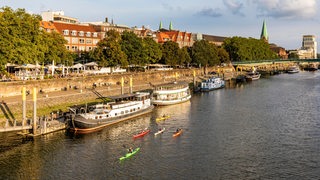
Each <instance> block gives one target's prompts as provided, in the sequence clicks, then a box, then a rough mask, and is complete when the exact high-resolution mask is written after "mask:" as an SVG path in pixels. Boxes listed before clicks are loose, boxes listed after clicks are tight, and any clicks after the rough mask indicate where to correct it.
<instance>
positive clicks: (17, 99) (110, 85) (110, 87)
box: [0, 69, 202, 122]
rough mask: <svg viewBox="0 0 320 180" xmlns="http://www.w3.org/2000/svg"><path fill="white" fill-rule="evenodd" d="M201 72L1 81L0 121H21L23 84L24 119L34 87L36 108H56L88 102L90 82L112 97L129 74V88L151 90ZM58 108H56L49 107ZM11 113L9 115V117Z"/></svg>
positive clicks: (29, 112) (126, 89)
mask: <svg viewBox="0 0 320 180" xmlns="http://www.w3.org/2000/svg"><path fill="white" fill-rule="evenodd" d="M194 71H195V73H196V74H197V75H201V74H202V71H201V69H180V70H171V71H148V72H139V73H124V74H108V75H95V76H81V77H71V78H61V79H47V80H27V81H14V82H2V83H1V85H0V95H1V99H2V102H5V104H3V106H4V105H5V106H4V108H2V109H3V110H2V112H0V113H1V114H2V113H4V110H6V109H8V110H9V111H10V112H9V113H8V112H7V114H9V116H3V115H2V116H0V122H4V121H6V120H10V121H13V120H14V119H15V120H17V121H21V119H22V95H21V91H22V88H23V87H26V90H27V91H29V92H30V95H27V98H26V110H27V118H31V117H32V111H33V101H32V91H33V88H34V87H35V88H36V89H37V103H36V104H37V107H38V108H47V109H48V108H49V109H50V108H51V107H57V106H59V104H66V103H68V104H70V106H71V105H77V104H78V105H79V103H81V102H82V103H83V102H84V101H92V100H95V99H96V98H97V96H96V95H95V94H94V93H93V92H92V91H91V89H92V87H93V84H95V86H96V88H95V89H96V91H97V92H99V93H100V94H101V95H102V96H105V97H107V96H113V95H119V94H121V83H120V82H121V78H122V77H123V79H124V93H128V92H129V81H130V77H132V80H133V91H140V90H146V89H152V85H153V84H154V85H155V84H161V83H167V82H173V81H175V80H177V81H188V82H192V81H193V72H194ZM52 110H53V111H54V110H58V109H52ZM11 115H13V117H11Z"/></svg>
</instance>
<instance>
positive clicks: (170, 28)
mask: <svg viewBox="0 0 320 180" xmlns="http://www.w3.org/2000/svg"><path fill="white" fill-rule="evenodd" d="M172 30H173V26H172V22H171V21H170V24H169V31H172Z"/></svg>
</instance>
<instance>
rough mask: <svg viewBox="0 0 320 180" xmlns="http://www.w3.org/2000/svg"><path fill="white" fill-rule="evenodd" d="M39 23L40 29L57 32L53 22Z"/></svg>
mask: <svg viewBox="0 0 320 180" xmlns="http://www.w3.org/2000/svg"><path fill="white" fill-rule="evenodd" d="M39 23H40V27H42V28H43V29H51V30H56V27H55V26H54V24H53V23H52V22H48V21H40V22H39Z"/></svg>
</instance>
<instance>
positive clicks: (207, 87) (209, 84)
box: [200, 76, 225, 91]
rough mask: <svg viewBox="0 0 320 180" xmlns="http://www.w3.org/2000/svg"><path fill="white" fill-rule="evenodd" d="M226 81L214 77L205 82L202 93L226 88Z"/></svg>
mask: <svg viewBox="0 0 320 180" xmlns="http://www.w3.org/2000/svg"><path fill="white" fill-rule="evenodd" d="M224 86H225V81H224V80H222V79H221V78H219V77H215V76H212V77H210V78H209V79H206V80H203V81H202V82H201V84H200V91H212V90H216V89H220V88H224Z"/></svg>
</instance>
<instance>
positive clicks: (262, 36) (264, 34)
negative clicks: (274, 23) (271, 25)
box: [260, 20, 269, 42]
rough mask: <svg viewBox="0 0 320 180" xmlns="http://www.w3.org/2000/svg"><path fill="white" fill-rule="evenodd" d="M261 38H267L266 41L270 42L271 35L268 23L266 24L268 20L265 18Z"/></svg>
mask: <svg viewBox="0 0 320 180" xmlns="http://www.w3.org/2000/svg"><path fill="white" fill-rule="evenodd" d="M260 39H263V40H265V41H266V42H269V36H268V31H267V24H266V21H265V20H264V21H263V25H262V31H261V35H260Z"/></svg>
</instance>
